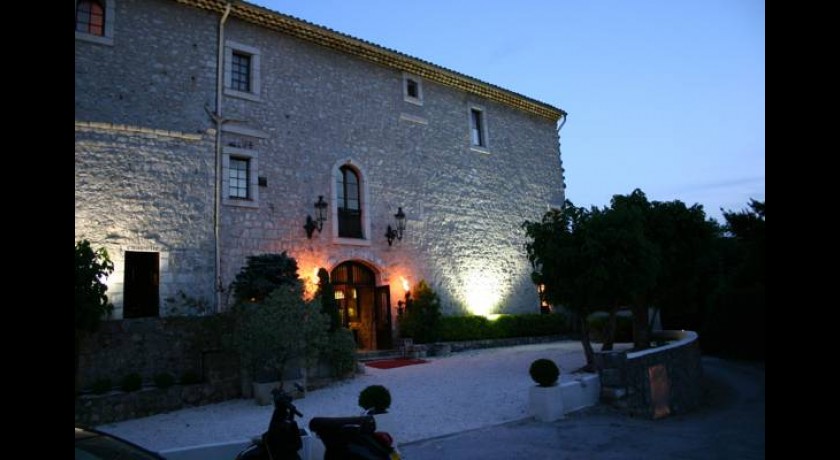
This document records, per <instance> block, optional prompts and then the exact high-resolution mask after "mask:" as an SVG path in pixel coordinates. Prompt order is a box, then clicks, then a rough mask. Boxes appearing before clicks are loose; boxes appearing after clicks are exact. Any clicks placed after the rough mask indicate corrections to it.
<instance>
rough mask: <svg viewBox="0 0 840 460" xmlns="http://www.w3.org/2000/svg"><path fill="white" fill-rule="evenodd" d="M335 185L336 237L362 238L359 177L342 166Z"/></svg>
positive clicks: (350, 168) (350, 169)
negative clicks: (336, 209) (336, 206)
mask: <svg viewBox="0 0 840 460" xmlns="http://www.w3.org/2000/svg"><path fill="white" fill-rule="evenodd" d="M339 172H340V173H339V175H338V183H337V184H336V199H337V202H338V236H339V237H342V238H364V235H363V234H362V206H361V203H362V200H361V187H360V184H359V175H358V173H356V171H355V170H354V169H353V168H352V167H350V166H346V165H345V166H342V167H341V169H340V171H339Z"/></svg>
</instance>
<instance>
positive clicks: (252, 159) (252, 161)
mask: <svg viewBox="0 0 840 460" xmlns="http://www.w3.org/2000/svg"><path fill="white" fill-rule="evenodd" d="M231 159H237V160H246V161H247V162H248V174H247V175H248V177H247V184H248V190H247V195H248V197H247V198H241V197H233V196H231V181H230V173H231V164H230V163H231ZM258 171H259V154H258V152H257V151H256V150H252V149H243V148H239V147H230V146H225V147H222V204H224V205H227V206H238V207H244V208H259V206H260V189H259V177H258Z"/></svg>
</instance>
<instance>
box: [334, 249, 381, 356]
mask: <svg viewBox="0 0 840 460" xmlns="http://www.w3.org/2000/svg"><path fill="white" fill-rule="evenodd" d="M330 281H331V282H332V285H333V288H334V289H335V299H336V302H337V303H338V309H339V313H340V315H341V324H342V326H344V327H346V328H348V329H350V330H351V331H353V336H354V338H355V339H356V345H357V346H358V347H359V348H360V349H363V350H382V349H390V348H391V347H392V341H391V306H390V304H391V302H390V294H389V292H390V289H389V287H388V286H380V287H377V286H376V273H374V271H373V270H372V269H371V268H369V267H368V266H366V265H364V264H362V263H359V262H355V261H347V262H342V263H341V264H339V265H337V266H336V267H335V268H333V270H332V272H331V273H330Z"/></svg>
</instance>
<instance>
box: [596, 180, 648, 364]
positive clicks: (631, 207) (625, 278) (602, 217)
mask: <svg viewBox="0 0 840 460" xmlns="http://www.w3.org/2000/svg"><path fill="white" fill-rule="evenodd" d="M649 208H650V203H649V202H648V200H647V197H646V196H645V194H644V193H643V192H642V191H641V190H639V189H636V190H634V191H633V192H632V193H630V194H629V195H614V196H613V198H612V200H611V203H610V207H609V208H605V209H603V210H595V212H593V213H592V218H591V219H590V222H589V230H588V232H587V234H586V239H585V243H584V250H586V251H587V252H588V254H589V260H590V261H592V263H593V264H594V267H593V268H594V271H595V273H596V274H597V278H596V279H594V280H592V282H593V283H596V285H598V292H601V293H602V294H603V296H604V297H605V299H604V301H605V302H606V303H605V305H606V306H608V308H609V312H610V317H609V323H608V328H607V330H608V333H607V336H606V337H605V340H604V345H603V347H602V349H603V350H612V346H613V342H614V339H615V331H616V318H615V317H616V312H617V310H618V308H619V307H621V306H624V305H629V306H630V307H631V309H632V310H633V318H634V328H633V341H634V344H635V346H636V348H639V349H643V348H647V347H648V344H649V338H648V335H647V328H648V324H647V323H648V321H647V318H648V314H647V313H648V303H647V293H648V291H649V290H650V289H651V288H652V287H653V286H654V285H655V283H656V277H657V275H658V273H659V248H658V247H657V246H656V245H654V244H653V243H652V242H651V241H650V240H649V239H648V238H647V236H646V230H647V228H646V221H645V217H646V213H647V211H648V209H649Z"/></svg>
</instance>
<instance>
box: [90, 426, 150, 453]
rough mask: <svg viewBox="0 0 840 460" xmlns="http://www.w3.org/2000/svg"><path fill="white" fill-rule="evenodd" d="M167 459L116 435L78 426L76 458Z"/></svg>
mask: <svg viewBox="0 0 840 460" xmlns="http://www.w3.org/2000/svg"><path fill="white" fill-rule="evenodd" d="M116 459H119V460H166V459H165V458H164V457H161V456H160V454H156V453H154V452H152V451H150V450H146V449H144V448H142V447H140V446H138V445H137V444H132V443H130V442H128V441H126V440H124V439H120V438H118V437H116V436H114V435H111V434H108V433H103V432H101V431H98V430H94V429H93V428H79V427H76V460H116Z"/></svg>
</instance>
